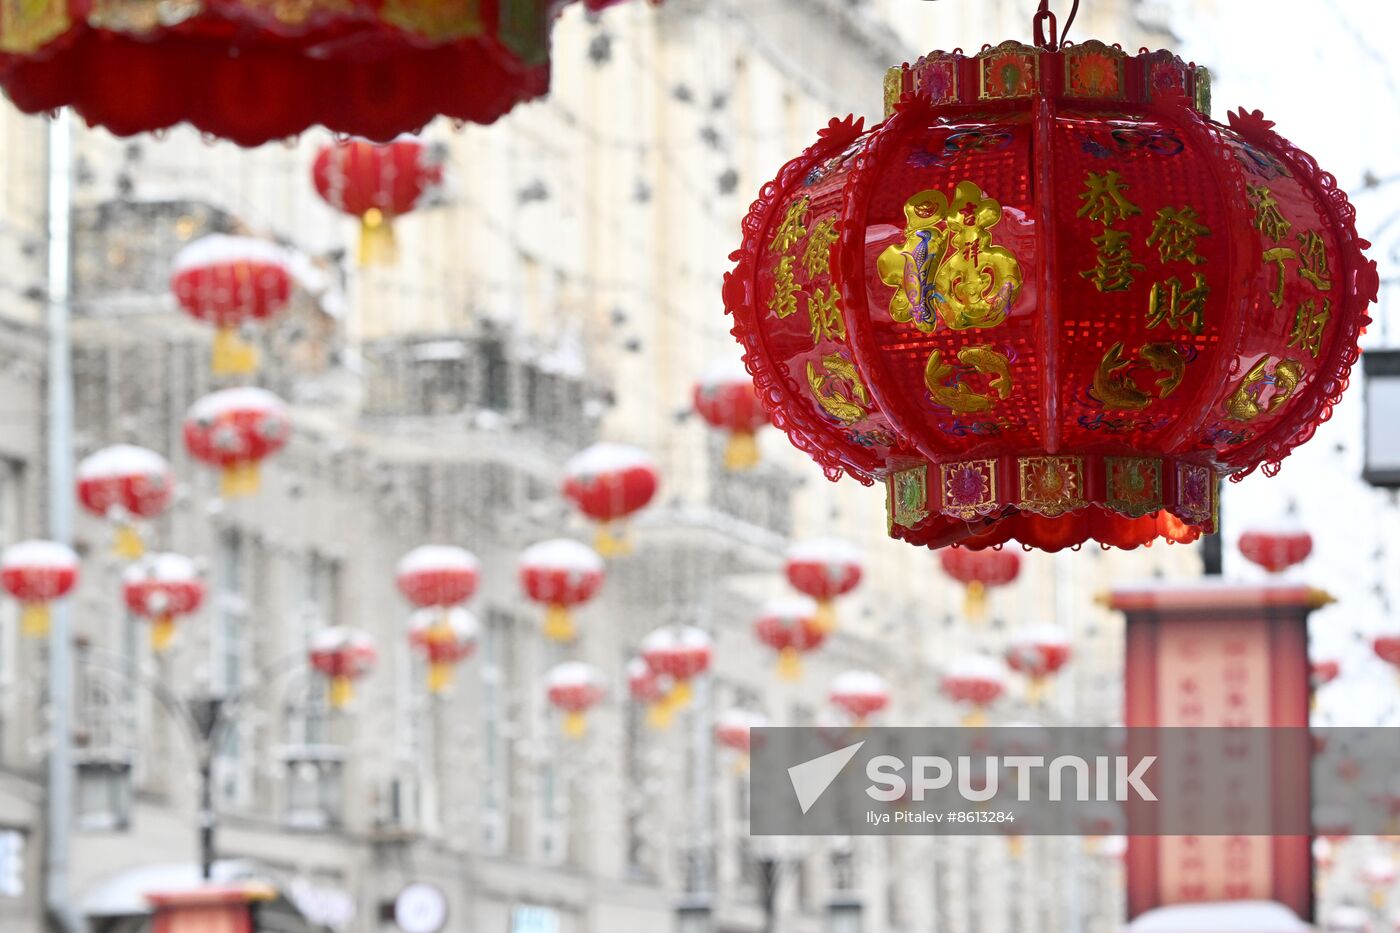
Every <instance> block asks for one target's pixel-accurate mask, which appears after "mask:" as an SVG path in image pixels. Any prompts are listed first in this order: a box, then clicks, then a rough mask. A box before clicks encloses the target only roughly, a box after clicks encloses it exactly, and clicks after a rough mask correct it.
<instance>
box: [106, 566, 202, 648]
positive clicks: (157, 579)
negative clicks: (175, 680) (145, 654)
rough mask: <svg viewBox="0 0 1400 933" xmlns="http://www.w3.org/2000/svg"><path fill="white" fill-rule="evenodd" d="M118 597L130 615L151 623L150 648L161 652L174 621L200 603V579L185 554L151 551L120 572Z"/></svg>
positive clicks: (166, 642) (197, 570)
mask: <svg viewBox="0 0 1400 933" xmlns="http://www.w3.org/2000/svg"><path fill="white" fill-rule="evenodd" d="M122 596H123V598H124V599H125V600H126V607H127V608H128V609H130V610H131V612H132V613H133V614H135V615H137V616H140V617H141V618H143V619H146V620H147V621H149V622H150V623H151V647H152V648H154V649H155V650H156V651H164V650H165V649H167V648H168V647H170V641H171V639H172V638H174V637H175V620H176V619H178V618H181V617H183V616H188V615H193V614H194V613H196V612H198V611H199V607H200V606H202V605H203V604H204V580H203V578H202V577H201V575H200V573H199V568H198V567H196V566H195V563H194V561H192V560H190V559H189V558H188V557H185V556H184V555H181V554H152V555H150V556H149V557H147V558H145V559H144V560H141V561H139V562H138V563H135V564H132V565H131V566H130V567H128V568H127V569H126V571H125V572H124V573H123V574H122Z"/></svg>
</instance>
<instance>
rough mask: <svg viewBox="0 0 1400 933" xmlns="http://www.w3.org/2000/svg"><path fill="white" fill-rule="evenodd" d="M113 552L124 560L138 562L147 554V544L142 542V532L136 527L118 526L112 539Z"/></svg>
mask: <svg viewBox="0 0 1400 933" xmlns="http://www.w3.org/2000/svg"><path fill="white" fill-rule="evenodd" d="M112 552H113V553H114V554H116V555H117V556H118V557H120V558H121V559H122V560H136V559H137V558H139V557H140V556H141V555H142V554H145V553H146V544H145V542H143V541H142V540H141V532H139V531H137V530H136V527H135V526H134V525H127V524H121V525H118V526H117V533H116V535H115V537H113V539H112Z"/></svg>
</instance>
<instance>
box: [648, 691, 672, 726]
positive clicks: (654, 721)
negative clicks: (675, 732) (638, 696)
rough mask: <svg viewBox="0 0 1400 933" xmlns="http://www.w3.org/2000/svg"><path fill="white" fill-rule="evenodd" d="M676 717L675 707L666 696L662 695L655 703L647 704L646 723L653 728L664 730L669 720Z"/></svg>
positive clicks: (669, 723)
mask: <svg viewBox="0 0 1400 933" xmlns="http://www.w3.org/2000/svg"><path fill="white" fill-rule="evenodd" d="M675 717H676V708H675V706H674V705H672V704H671V702H670V700H669V699H668V698H667V697H662V698H661V699H659V700H657V701H656V702H655V703H652V704H650V705H649V706H647V725H648V726H650V727H651V728H653V729H658V730H664V729H668V728H670V726H671V720H673V719H674V718H675Z"/></svg>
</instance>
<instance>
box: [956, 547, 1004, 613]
mask: <svg viewBox="0 0 1400 933" xmlns="http://www.w3.org/2000/svg"><path fill="white" fill-rule="evenodd" d="M938 562H939V563H940V564H941V565H942V566H943V572H944V573H946V574H947V575H948V576H950V577H952V578H953V579H954V580H957V581H958V582H959V583H961V584H962V585H963V586H965V587H967V598H966V600H965V601H964V605H963V609H964V611H965V612H966V613H967V616H968V618H970V619H981V618H982V617H983V616H985V615H986V614H987V591H988V590H990V589H995V588H996V587H998V586H1005V585H1006V584H1008V583H1010V582H1012V581H1013V580H1015V579H1016V577H1018V576H1019V575H1020V573H1021V557H1020V555H1019V554H1017V553H1016V552H1014V551H1007V550H1002V549H1001V548H988V549H987V550H982V551H975V550H972V549H971V548H966V547H955V548H947V549H945V550H943V551H940V552H939V554H938Z"/></svg>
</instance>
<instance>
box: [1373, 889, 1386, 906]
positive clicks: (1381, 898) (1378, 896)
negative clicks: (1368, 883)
mask: <svg viewBox="0 0 1400 933" xmlns="http://www.w3.org/2000/svg"><path fill="white" fill-rule="evenodd" d="M1371 906H1372V907H1374V908H1376V910H1383V909H1384V908H1385V888H1372V889H1371Z"/></svg>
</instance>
